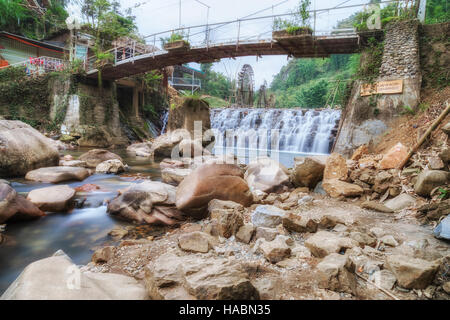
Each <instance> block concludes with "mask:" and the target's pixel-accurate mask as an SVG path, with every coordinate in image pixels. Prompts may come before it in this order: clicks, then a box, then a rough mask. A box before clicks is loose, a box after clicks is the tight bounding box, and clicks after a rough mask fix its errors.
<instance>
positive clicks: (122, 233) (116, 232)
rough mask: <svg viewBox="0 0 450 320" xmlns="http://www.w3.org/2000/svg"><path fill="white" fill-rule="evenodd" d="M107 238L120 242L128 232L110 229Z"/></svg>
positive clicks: (120, 229) (118, 228) (123, 229)
mask: <svg viewBox="0 0 450 320" xmlns="http://www.w3.org/2000/svg"><path fill="white" fill-rule="evenodd" d="M108 235H109V236H111V237H112V238H113V239H114V240H120V239H123V238H125V237H126V236H127V235H128V230H127V229H125V228H121V227H117V228H114V229H112V230H111V231H110V232H109V233H108Z"/></svg>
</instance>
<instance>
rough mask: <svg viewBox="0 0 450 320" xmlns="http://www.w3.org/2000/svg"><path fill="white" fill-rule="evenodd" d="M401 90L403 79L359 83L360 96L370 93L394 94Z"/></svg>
mask: <svg viewBox="0 0 450 320" xmlns="http://www.w3.org/2000/svg"><path fill="white" fill-rule="evenodd" d="M402 92H403V80H392V81H379V82H376V83H365V84H362V85H361V97H364V96H370V95H372V94H394V93H402Z"/></svg>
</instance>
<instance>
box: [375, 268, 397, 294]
mask: <svg viewBox="0 0 450 320" xmlns="http://www.w3.org/2000/svg"><path fill="white" fill-rule="evenodd" d="M369 280H370V281H372V282H373V283H375V284H376V285H377V286H379V287H380V288H383V289H385V290H392V288H394V285H395V282H397V279H396V278H395V275H394V274H393V273H392V272H390V271H389V270H378V271H375V272H374V273H372V274H371V275H370V276H369Z"/></svg>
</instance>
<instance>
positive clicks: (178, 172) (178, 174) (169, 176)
mask: <svg viewBox="0 0 450 320" xmlns="http://www.w3.org/2000/svg"><path fill="white" fill-rule="evenodd" d="M191 172H192V169H184V168H163V169H161V179H162V181H163V182H165V183H169V184H173V185H179V184H180V183H181V181H183V180H184V178H186V177H187V176H188V175H189V174H191Z"/></svg>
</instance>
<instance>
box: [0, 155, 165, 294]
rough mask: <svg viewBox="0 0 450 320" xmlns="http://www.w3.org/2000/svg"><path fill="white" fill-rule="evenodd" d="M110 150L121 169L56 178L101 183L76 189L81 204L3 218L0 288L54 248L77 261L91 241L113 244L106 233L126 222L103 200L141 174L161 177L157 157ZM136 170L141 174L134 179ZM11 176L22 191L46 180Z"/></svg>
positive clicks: (92, 246) (85, 258)
mask: <svg viewBox="0 0 450 320" xmlns="http://www.w3.org/2000/svg"><path fill="white" fill-rule="evenodd" d="M86 151H87V149H82V150H77V151H68V152H67V153H70V154H72V155H74V156H75V157H77V156H79V155H81V154H82V153H84V152H86ZM112 151H113V152H115V153H117V154H119V155H120V156H121V157H122V158H123V159H124V161H125V162H126V163H127V164H128V165H129V167H130V170H129V171H128V172H127V173H126V174H125V175H122V176H116V175H107V174H94V175H92V176H90V177H88V178H87V179H85V180H84V181H82V182H80V181H77V182H69V183H61V184H68V185H69V186H71V187H73V188H75V187H78V186H82V185H84V184H88V183H91V184H95V185H97V186H99V187H100V189H99V190H97V191H94V192H86V193H84V192H83V193H81V192H78V193H77V195H76V199H77V200H83V199H84V198H86V200H85V202H84V206H83V208H82V209H76V208H75V209H73V210H72V212H69V213H49V214H48V215H47V216H46V217H44V218H42V219H38V220H34V221H27V222H20V223H10V224H7V226H6V232H5V233H4V235H6V236H7V238H8V240H7V243H6V244H2V245H1V246H0V294H1V293H2V292H3V291H4V290H6V288H7V287H8V286H9V285H10V284H11V282H13V281H14V279H15V278H16V277H17V276H18V275H19V274H20V272H21V271H22V270H23V268H24V267H26V266H27V265H28V264H30V263H32V262H34V261H36V260H39V259H43V258H46V257H49V256H51V255H52V254H53V253H55V252H56V251H57V250H59V249H62V250H63V251H64V252H66V253H67V254H68V255H69V256H70V257H71V258H72V259H73V261H74V262H75V263H77V264H86V263H88V262H89V261H90V259H91V256H92V253H93V250H94V249H95V248H96V247H98V246H101V245H105V244H112V242H111V241H112V240H111V238H110V237H108V236H107V234H108V232H109V231H110V230H111V229H113V228H114V227H115V226H117V225H123V226H125V225H130V224H128V223H126V222H123V221H120V220H117V219H114V218H112V217H111V216H109V215H108V214H107V213H106V205H105V202H104V201H105V200H106V199H112V198H114V197H115V196H116V195H117V190H119V189H123V188H125V187H127V186H129V185H130V184H131V183H138V182H141V181H142V179H139V177H140V176H143V177H144V176H147V177H150V178H151V179H152V180H161V173H160V170H159V163H158V162H149V160H148V159H145V158H137V157H134V156H133V157H130V156H129V155H127V153H126V152H125V150H112ZM137 173H139V174H140V175H139V176H138V178H137V179H136V176H135V174H137ZM11 182H12V187H13V188H14V189H15V190H16V191H17V192H19V193H21V194H23V195H25V194H26V193H28V192H30V191H31V190H33V189H36V188H43V187H47V186H50V185H51V184H45V183H35V182H30V181H26V180H24V179H13V180H11Z"/></svg>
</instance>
